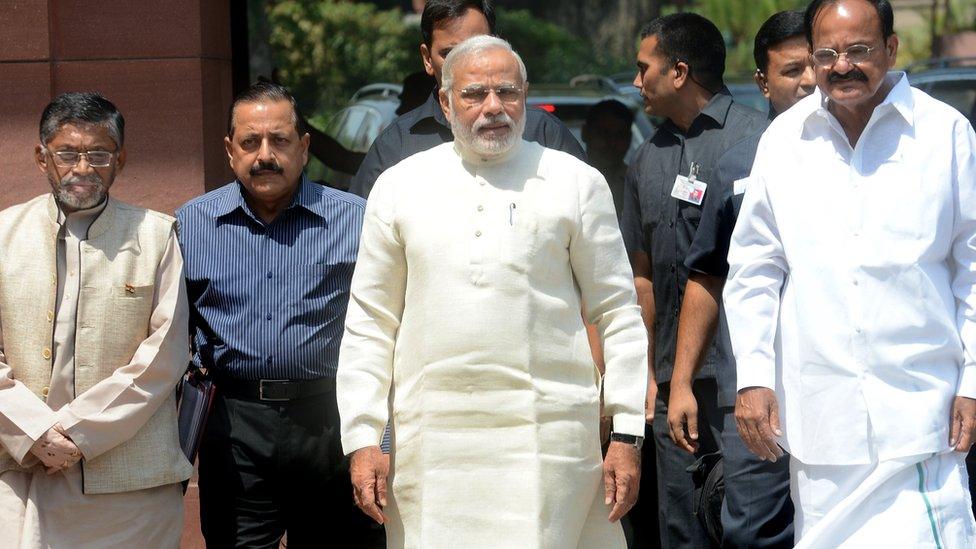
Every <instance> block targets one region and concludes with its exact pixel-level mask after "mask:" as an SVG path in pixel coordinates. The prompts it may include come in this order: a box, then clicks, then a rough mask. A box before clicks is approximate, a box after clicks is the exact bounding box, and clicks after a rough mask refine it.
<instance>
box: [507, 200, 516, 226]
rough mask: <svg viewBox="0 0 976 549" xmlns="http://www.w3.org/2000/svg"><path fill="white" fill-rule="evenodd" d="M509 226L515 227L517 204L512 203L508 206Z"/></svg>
mask: <svg viewBox="0 0 976 549" xmlns="http://www.w3.org/2000/svg"><path fill="white" fill-rule="evenodd" d="M508 224H509V225H512V226H514V225H515V203H514V202H512V203H511V204H509V205H508Z"/></svg>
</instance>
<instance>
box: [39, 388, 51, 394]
mask: <svg viewBox="0 0 976 549" xmlns="http://www.w3.org/2000/svg"><path fill="white" fill-rule="evenodd" d="M50 390H51V388H50V387H44V388H43V389H41V395H42V396H47V394H48V392H49V391H50Z"/></svg>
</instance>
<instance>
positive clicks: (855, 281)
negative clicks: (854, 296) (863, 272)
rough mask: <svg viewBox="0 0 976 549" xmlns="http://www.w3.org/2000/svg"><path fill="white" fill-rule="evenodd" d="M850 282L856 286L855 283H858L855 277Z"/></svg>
mask: <svg viewBox="0 0 976 549" xmlns="http://www.w3.org/2000/svg"><path fill="white" fill-rule="evenodd" d="M851 282H853V283H854V285H855V286H857V284H858V282H857V279H856V278H855V279H854V280H852V281H851Z"/></svg>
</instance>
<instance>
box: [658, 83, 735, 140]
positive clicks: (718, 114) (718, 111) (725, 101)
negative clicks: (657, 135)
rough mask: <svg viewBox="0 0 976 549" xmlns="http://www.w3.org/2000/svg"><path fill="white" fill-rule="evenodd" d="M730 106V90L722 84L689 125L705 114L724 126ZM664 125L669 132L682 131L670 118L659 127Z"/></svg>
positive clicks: (693, 124)
mask: <svg viewBox="0 0 976 549" xmlns="http://www.w3.org/2000/svg"><path fill="white" fill-rule="evenodd" d="M731 108H732V92H730V91H729V89H728V88H727V87H725V86H722V89H720V90H719V91H718V93H716V94H715V95H713V96H712V98H711V99H709V100H708V103H705V106H704V107H702V110H701V112H699V113H698V116H696V117H695V120H694V121H693V122H692V123H691V125H692V126H695V124H696V123H699V122H698V121H699V120H701V118H702V117H703V116H705V117H708V118H711V119H712V120H714V121H715V122H716V123H717V124H718V125H719V127H724V126H725V121H726V120H727V119H728V117H729V110H730V109H731ZM665 126H666V127H667V128H668V131H670V132H671V133H682V134H683V133H684V132H682V131H681V130H680V129H678V126H676V125H675V124H674V123H673V122H671V120H670V119H668V120H667V121H666V122H665V123H664V124H662V126H661V127H665ZM688 129H689V131H690V130H691V128H688Z"/></svg>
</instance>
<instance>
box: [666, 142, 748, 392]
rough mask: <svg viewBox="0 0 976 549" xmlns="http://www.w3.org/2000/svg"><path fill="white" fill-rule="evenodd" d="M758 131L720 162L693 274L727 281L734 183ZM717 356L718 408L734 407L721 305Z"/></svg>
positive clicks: (743, 173)
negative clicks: (719, 360)
mask: <svg viewBox="0 0 976 549" xmlns="http://www.w3.org/2000/svg"><path fill="white" fill-rule="evenodd" d="M762 134H763V132H762V131H760V132H757V133H756V134H755V135H751V136H749V137H747V138H746V139H744V140H743V141H740V142H739V143H737V144H736V145H735V146H733V147H732V148H731V149H729V150H728V152H726V153H725V154H723V155H722V157H721V158H719V160H718V175H717V176H716V179H715V187H714V188H713V189H712V191H713V194H712V200H710V201H708V202H706V203H705V204H704V208H703V209H702V216H701V223H699V224H698V232H696V233H695V239H694V241H693V242H692V244H691V249H690V250H688V256H687V257H686V258H685V266H686V267H688V269H689V270H691V271H696V272H700V273H704V274H707V275H712V276H717V277H720V278H722V279H725V278H726V277H727V276H728V274H729V242H730V241H731V240H732V229H734V228H735V220H736V219H737V218H738V216H739V207H740V206H742V194H741V193H740V194H735V193H734V190H735V182H736V181H737V180H739V179H743V178H745V177H748V176H749V173H750V172H752V163H753V161H754V160H755V159H756V150H757V149H758V148H759V138H760V137H762ZM715 346H716V347H717V348H718V349H719V351H718V352H717V353H716V354H717V355H718V356H717V358H718V359H721V360H722V362H721V363H720V365H719V367H717V368H716V369H715V370H716V371H715V380H716V383H717V384H718V404H719V406H735V394H736V383H735V357H734V356H733V354H732V340H731V337H730V335H729V325H728V322H727V320H726V317H725V307H723V306H722V304H721V303H719V320H718V330H717V333H716V335H715Z"/></svg>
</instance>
